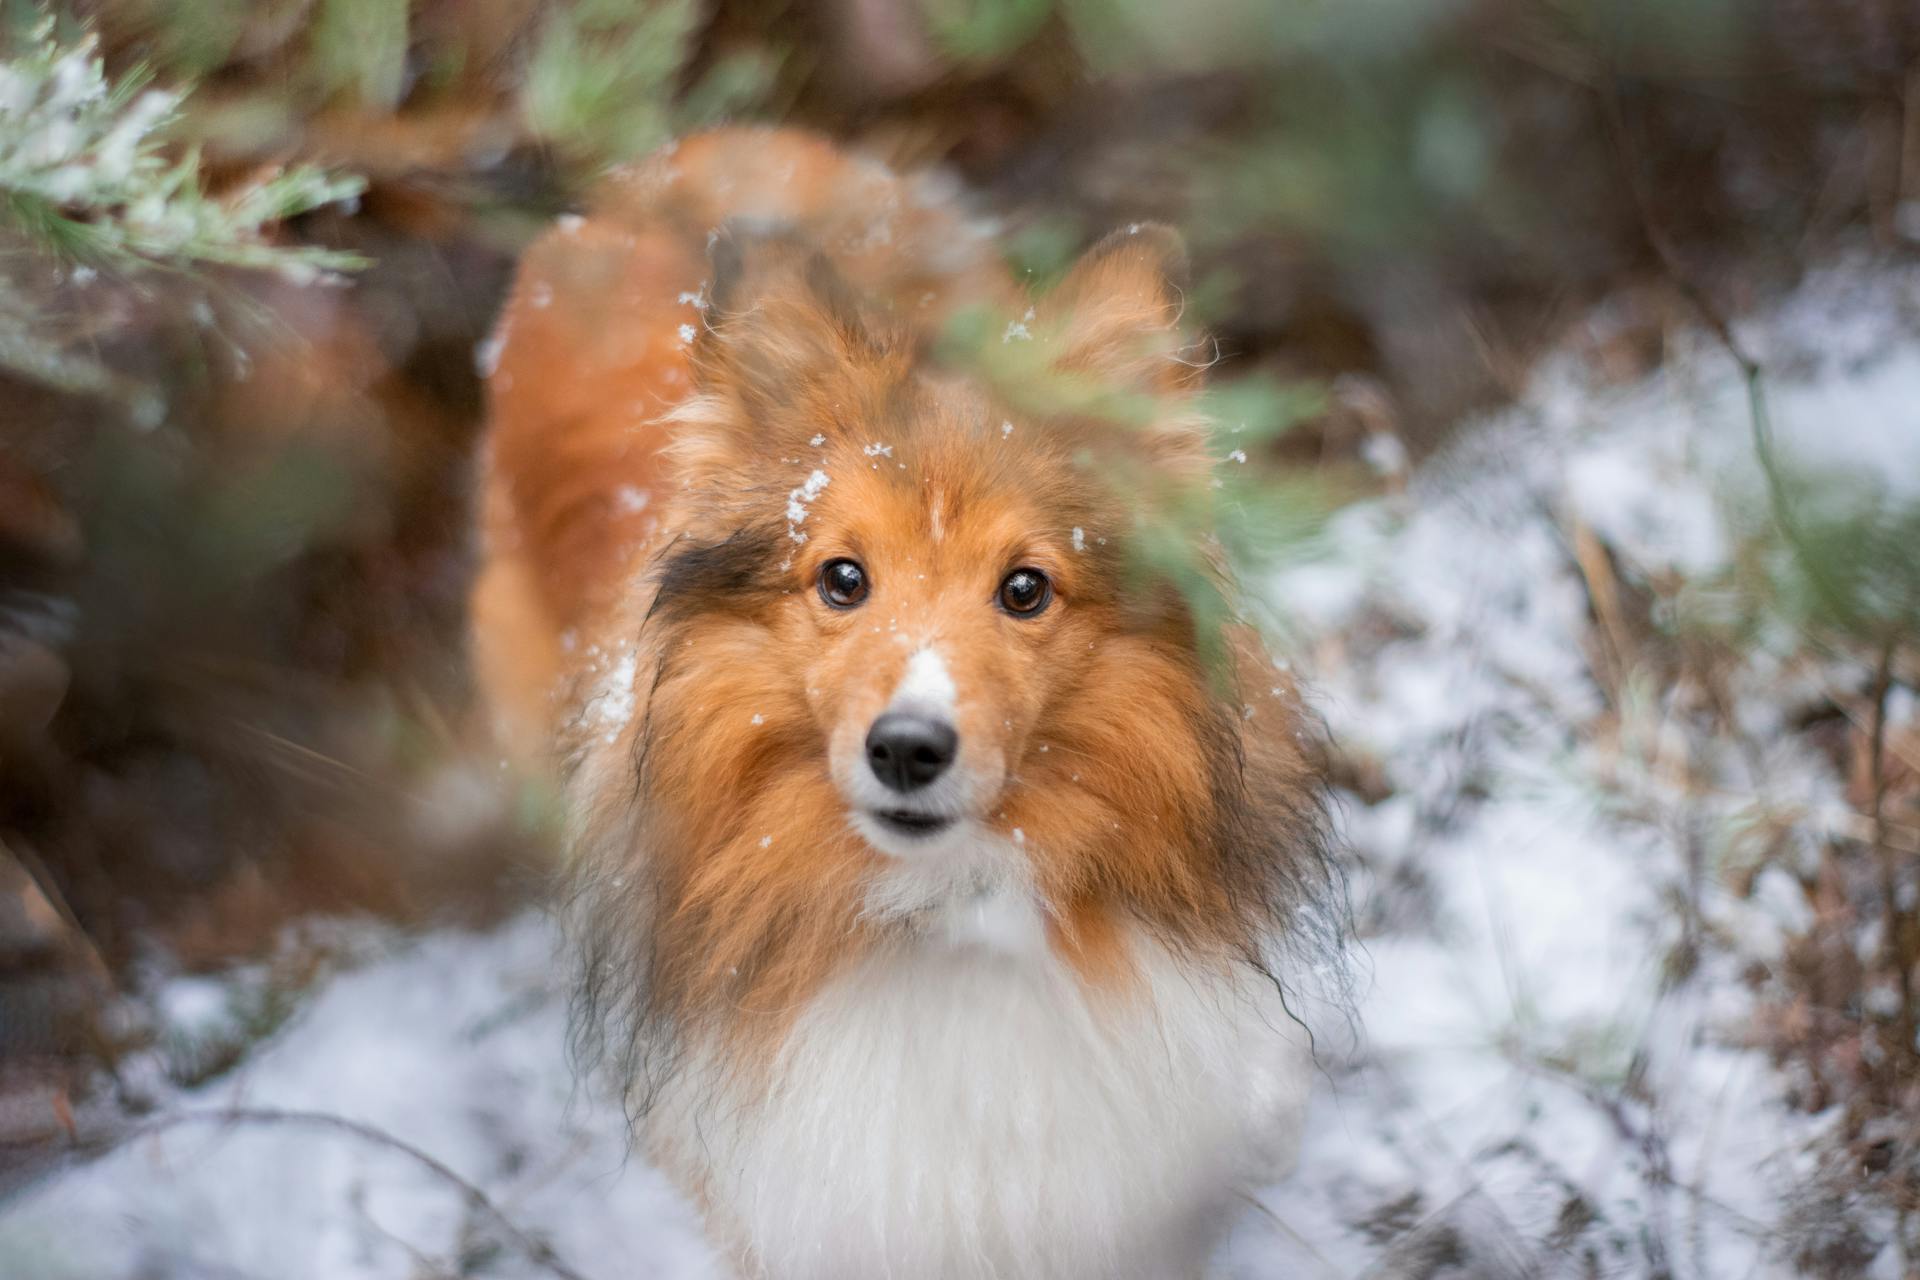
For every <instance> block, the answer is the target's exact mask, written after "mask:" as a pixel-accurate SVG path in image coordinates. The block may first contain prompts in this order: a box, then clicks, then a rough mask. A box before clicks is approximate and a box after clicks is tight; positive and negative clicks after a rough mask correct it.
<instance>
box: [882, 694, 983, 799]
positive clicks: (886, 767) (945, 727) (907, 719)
mask: <svg viewBox="0 0 1920 1280" xmlns="http://www.w3.org/2000/svg"><path fill="white" fill-rule="evenodd" d="M959 751H960V735H959V734H957V733H955V732H954V731H953V726H952V725H950V724H948V723H947V722H946V721H944V720H936V719H934V718H933V717H931V716H923V715H918V714H916V713H914V712H911V711H889V712H887V713H886V714H885V715H883V716H881V717H880V718H879V719H878V720H875V721H874V722H873V728H871V729H869V730H867V763H868V764H870V765H872V766H873V776H874V777H876V778H878V779H880V781H882V782H884V783H886V784H887V786H889V787H891V788H892V789H893V790H895V791H914V790H917V789H918V788H920V787H924V786H926V785H927V784H928V783H929V782H932V781H933V780H934V779H935V778H937V777H939V776H940V775H941V774H943V773H945V772H946V771H947V766H948V765H950V764H952V763H953V758H954V756H956V755H958V754H959Z"/></svg>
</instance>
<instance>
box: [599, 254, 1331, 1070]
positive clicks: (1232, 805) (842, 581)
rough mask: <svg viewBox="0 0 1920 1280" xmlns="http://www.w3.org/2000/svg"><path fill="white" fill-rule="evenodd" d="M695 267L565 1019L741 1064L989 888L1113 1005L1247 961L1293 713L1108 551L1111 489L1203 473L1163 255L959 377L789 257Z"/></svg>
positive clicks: (805, 257)
mask: <svg viewBox="0 0 1920 1280" xmlns="http://www.w3.org/2000/svg"><path fill="white" fill-rule="evenodd" d="M715 259H716V260H715V267H714V279H713V285H712V294H711V298H712V301H711V305H710V309H709V313H708V324H709V329H708V332H706V333H705V334H703V335H702V337H701V339H700V341H699V343H698V345H697V347H696V350H695V365H696V369H697V371H698V375H699V384H700V392H699V394H698V395H696V396H695V397H694V398H692V399H691V400H689V401H688V402H687V403H686V404H684V405H683V406H682V407H681V408H680V409H679V410H678V411H677V413H676V414H675V417H676V420H677V421H676V424H675V430H676V443H675V445H674V446H673V450H672V452H673V465H674V467H675V468H676V469H677V472H678V480H679V482H680V488H679V494H680V497H679V506H678V510H677V514H676V516H675V519H676V520H677V522H678V527H679V528H681V529H682V530H683V532H682V533H681V535H680V536H679V537H678V538H677V539H676V540H675V541H674V542H673V544H672V545H671V546H670V547H669V548H668V549H667V551H666V552H665V553H663V555H662V556H661V557H660V560H659V562H658V565H657V569H656V571H655V573H654V575H653V577H652V578H651V580H650V582H649V584H648V590H649V591H650V593H651V594H650V596H649V598H647V599H646V600H645V601H644V602H642V603H641V604H636V613H635V619H636V622H635V630H636V632H637V633H638V634H639V636H640V637H641V645H642V653H643V657H644V659H645V660H643V662H642V663H641V670H640V671H639V672H638V673H637V674H636V680H637V681H638V685H637V687H638V688H639V689H641V690H643V691H644V694H643V697H642V698H641V699H640V702H641V707H640V712H639V714H638V715H636V717H635V719H634V722H633V724H632V725H631V726H630V728H629V729H628V731H627V732H626V733H625V734H624V735H619V736H617V737H616V738H615V740H614V741H612V742H607V743H605V744H602V743H601V742H600V741H599V739H598V738H596V739H595V740H594V741H593V742H592V743H591V744H589V746H588V748H587V762H586V765H585V767H584V768H583V770H582V771H581V774H580V778H579V779H578V780H577V784H576V785H580V786H582V787H584V788H585V790H586V792H587V798H588V800H589V802H590V803H588V804H587V805H584V806H580V807H581V808H582V809H583V810H584V811H586V812H588V813H589V814H590V815H591V816H590V818H589V819H588V830H587V831H586V832H585V835H586V837H587V838H586V840H585V847H586V848H587V849H588V850H589V854H588V858H589V868H588V869H589V874H588V876H587V878H586V879H585V880H584V881H583V884H584V886H585V887H584V890H583V901H584V905H585V906H586V908H587V918H588V923H589V929H588V940H589V943H590V949H591V950H592V951H593V955H592V957H591V968H590V972H589V982H588V998H589V1004H590V1005H591V1006H592V1007H591V1008H590V1010H589V1014H590V1019H591V1020H592V1021H594V1022H595V1024H596V1025H597V1024H598V1023H599V1022H600V1021H601V1020H603V1019H604V1018H605V1017H606V1016H607V1015H609V1014H611V1015H613V1016H614V1017H615V1019H616V1020H623V1021H622V1022H621V1024H622V1025H623V1026H624V1029H625V1039H624V1041H623V1044H624V1046H625V1047H628V1048H630V1049H632V1050H633V1051H634V1052H635V1053H636V1054H638V1055H645V1054H647V1053H651V1052H655V1051H664V1050H668V1049H670V1048H671V1047H673V1046H675V1045H678V1044H681V1043H683V1042H684V1040H685V1038H686V1037H688V1036H706V1035H720V1036H725V1037H728V1038H730V1039H731V1038H734V1037H740V1038H743V1039H747V1040H752V1039H755V1038H756V1037H758V1038H759V1039H760V1042H761V1043H767V1044H770V1043H773V1042H774V1041H775V1040H776V1039H777V1034H778V1031H779V1030H780V1029H781V1028H783V1027H784V1026H785V1025H786V1022H787V1020H788V1019H790V1018H791V1016H792V1015H793V1014H794V1012H795V1011H796V1010H797V1009H798V1008H800V1007H801V1006H802V1005H803V1003H804V1001H805V999H806V998H807V996H808V995H809V994H810V993H811V992H813V991H814V990H816V989H817V988H818V987H819V986H820V984H821V983H822V982H823V981H824V980H825V979H827V978H828V977H830V976H831V975H832V974H833V973H835V972H836V971H838V970H839V969H841V968H842V967H844V966H846V965H848V964H850V963H851V962H853V961H854V960H856V959H858V958H859V957H860V956H861V955H863V954H864V953H866V952H867V951H868V949H870V948H872V947H873V946H875V945H876V944H878V943H880V942H882V941H884V940H886V939H888V938H890V937H897V936H902V935H907V936H911V935H913V934H915V933H916V931H918V932H921V933H926V934H929V936H931V930H932V928H933V926H932V925H930V923H929V922H930V921H931V920H933V919H934V918H935V917H937V915H938V913H939V912H940V910H941V909H942V908H943V907H945V906H948V905H951V902H950V900H951V899H952V898H954V897H955V896H960V897H965V896H966V895H969V894H975V895H977V894H980V893H982V892H984V891H986V890H987V889H989V888H993V887H997V888H998V889H1003V890H1004V889H1006V888H1007V887H1008V886H1012V887H1013V891H1015V892H1017V893H1018V894H1019V895H1021V896H1022V898H1023V899H1024V900H1026V901H1029V902H1030V903H1031V906H1032V908H1033V910H1032V919H1033V920H1034V922H1035V929H1036V931H1037V933H1038V934H1039V937H1040V945H1043V946H1046V947H1049V948H1051V949H1052V950H1053V951H1054V952H1055V953H1056V954H1058V955H1059V956H1060V957H1061V958H1062V959H1064V960H1065V961H1066V962H1067V963H1068V964H1070V965H1071V966H1072V967H1073V969H1074V970H1075V971H1076V972H1077V973H1079V974H1080V975H1081V976H1082V978H1083V979H1084V980H1085V981H1087V982H1089V983H1091V984H1096V985H1111V986H1116V987H1125V986H1126V985H1127V984H1128V983H1129V982H1130V981H1131V979H1132V977H1133V966H1132V964H1131V961H1130V957H1129V948H1128V942H1127V940H1128V938H1129V937H1130V936H1133V935H1134V933H1135V931H1136V930H1145V931H1148V932H1150V933H1151V934H1152V935H1153V936H1154V937H1156V938H1157V939H1159V940H1160V941H1162V942H1163V943H1166V944H1168V945H1171V946H1174V947H1177V948H1179V949H1180V950H1182V951H1183V952H1184V953H1187V954H1190V955H1193V956H1195V957H1196V958H1198V959H1199V960H1200V961H1201V962H1203V963H1218V964H1221V965H1229V964H1235V963H1252V964H1256V965H1262V964H1264V963H1265V959H1266V957H1267V956H1268V955H1269V954H1270V951H1269V947H1268V940H1269V939H1270V938H1271V937H1272V936H1273V934H1274V933H1275V932H1276V931H1277V930H1281V929H1283V928H1284V927H1285V925H1286V920H1287V917H1288V914H1289V912H1290V911H1292V910H1293V908H1294V907H1295V905H1296V904H1297V902H1298V901H1299V899H1300V897H1301V892H1300V889H1299V886H1300V885H1301V884H1303V883H1304V882H1305V881H1306V880H1307V879H1308V878H1310V877H1313V876H1317V875H1319V874H1321V873H1322V866H1321V859H1322V842H1321V839H1320V835H1319V826H1318V817H1319V790H1318V784H1317V780H1316V774H1315V770H1314V768H1313V767H1312V765H1311V763H1310V762H1309V760H1308V759H1307V758H1306V755H1305V754H1304V752H1303V750H1302V748H1301V746H1300V743H1301V741H1302V734H1301V732H1300V730H1301V727H1302V726H1301V724H1300V722H1299V718H1300V714H1301V713H1300V711H1299V709H1298V706H1297V703H1296V700H1295V697H1294V694H1293V692H1292V689H1291V687H1290V686H1289V685H1287V684H1286V682H1285V681H1284V679H1282V678H1279V677H1277V676H1276V674H1275V671H1274V669H1273V666H1272V664H1271V663H1270V662H1269V661H1268V660H1267V658H1266V657H1265V655H1264V653H1263V652H1262V651H1261V649H1260V647H1259V644H1258V641H1257V640H1256V639H1255V638H1254V637H1253V635H1252V633H1251V632H1250V631H1247V630H1245V629H1238V628H1232V627H1229V628H1228V634H1227V636H1226V642H1225V644H1224V646H1220V650H1221V651H1223V652H1224V653H1225V654H1226V658H1225V659H1224V660H1220V659H1219V656H1218V653H1215V655H1214V659H1213V660H1209V659H1208V658H1207V657H1206V656H1204V655H1203V649H1204V648H1205V646H1204V644H1203V641H1202V637H1201V634H1200V632H1199V629H1198V627H1197V625H1196V621H1195V619H1194V617H1193V616H1192V614H1191V612H1190V610H1189V608H1188V606H1187V603H1186V601H1185V599H1184V597H1183V596H1182V594H1181V593H1180V592H1179V591H1177V590H1175V589H1173V588H1172V587H1171V586H1170V585H1169V584H1167V583H1165V582H1164V581H1159V580H1156V579H1154V578H1152V577H1151V576H1148V575H1144V574H1142V573H1141V572H1140V571H1139V569H1138V565H1139V563H1140V558H1139V557H1138V556H1135V555H1134V554H1132V553H1133V552H1134V551H1135V550H1136V548H1135V547H1134V545H1133V543H1134V540H1135V537H1136V532H1137V528H1138V524H1139V521H1140V519H1141V518H1142V516H1143V515H1150V514H1151V513H1142V512H1141V511H1140V510H1139V509H1138V503H1137V501H1136V499H1137V494H1138V492H1139V491H1140V490H1141V488H1142V487H1143V486H1142V485H1140V484H1139V483H1138V481H1139V480H1140V478H1141V477H1151V479H1152V481H1153V483H1152V485H1151V486H1144V487H1148V488H1153V489H1154V490H1155V491H1165V490H1166V487H1167V483H1168V482H1169V481H1173V482H1175V488H1176V489H1178V491H1179V492H1181V493H1183V494H1204V492H1205V491H1206V487H1207V477H1208V475H1209V473H1210V465H1211V464H1210V460H1209V458H1208V456H1207V452H1206V448H1205V433H1204V431H1203V429H1202V427H1201V424H1200V420H1199V418H1198V416H1197V414H1196V413H1195V412H1194V407H1193V403H1192V393H1193V391H1194V387H1193V385H1192V384H1193V380H1194V378H1193V370H1192V368H1191V367H1190V366H1189V365H1187V364H1183V363H1181V362H1180V361H1179V360H1178V359H1177V356H1178V354H1179V351H1180V349H1181V348H1182V338H1181V335H1180V332H1179V327H1178V324H1179V314H1180V293H1179V289H1178V286H1177V284H1176V283H1175V280H1176V277H1177V274H1178V272H1179V270H1180V250H1179V245H1178V241H1177V239H1176V238H1175V237H1174V236H1173V235H1172V233H1170V232H1166V231H1164V230H1161V229H1158V228H1151V227H1148V228H1134V229H1130V230H1129V231H1127V232H1122V233H1120V234H1118V235H1116V236H1114V237H1110V238H1109V239H1108V240H1107V241H1104V242H1103V243H1102V244H1100V245H1099V246H1096V247H1095V248H1094V249H1093V250H1092V251H1091V252H1090V253H1089V254H1088V255H1087V256H1086V257H1085V258H1084V259H1083V260H1082V261H1081V262H1080V263H1079V264H1078V266H1076V267H1075V268H1074V270H1073V271H1072V272H1071V273H1069V275H1068V276H1067V278H1066V279H1065V280H1064V281H1063V282H1062V283H1061V284H1060V285H1059V286H1058V287H1057V288H1055V289H1054V290H1052V291H1050V292H1049V293H1048V294H1047V295H1046V296H1045V297H1043V298H1041V299H1039V300H1038V301H1036V302H1035V303H1034V304H1033V307H1032V309H1031V310H1027V311H1026V312H1025V313H1024V315H1023V318H1022V319H1021V320H1020V321H1018V322H1016V323H1015V324H1014V325H1009V326H1005V327H1004V328H1005V333H1004V336H1003V332H1002V328H1001V327H995V326H993V325H988V326H985V327H984V328H980V327H979V326H976V328H979V330H980V332H983V333H986V334H987V335H988V337H987V340H986V341H985V342H984V344H980V346H979V347H976V348H970V349H968V351H967V352H966V354H965V358H960V357H957V356H956V355H955V354H954V350H953V346H952V344H951V343H950V342H948V343H946V344H944V345H943V342H942V335H941V334H940V333H936V332H931V331H929V328H930V327H929V326H928V325H926V324H925V322H918V323H916V319H917V317H916V316H915V315H914V313H913V311H912V308H911V307H910V306H902V305H900V304H898V303H897V302H896V303H894V304H893V305H888V304H887V303H885V302H877V301H875V300H874V299H873V298H871V297H868V296H864V295H860V294H856V293H855V292H854V290H853V289H852V288H851V287H850V286H848V285H847V284H846V283H844V282H843V281H842V279H841V278H840V277H839V276H838V275H837V274H836V273H835V271H834V270H833V268H832V267H831V266H830V265H828V263H827V262H826V260H825V259H824V258H822V257H821V256H819V255H818V254H815V253H813V252H811V251H810V250H809V249H808V248H807V247H805V246H803V245H800V244H797V243H794V242H790V241H785V240H780V239H773V240H767V241H761V242H755V243H747V244H744V245H742V244H739V243H737V242H736V241H734V240H732V239H730V238H726V237H723V238H721V239H720V240H719V242H718V243H717V245H716V248H715ZM1022 305H1023V306H1024V303H1023V304H1022ZM947 332H948V336H949V337H950V335H951V332H952V330H951V328H949V329H948V331H947ZM982 348H983V349H982ZM1001 348H1004V350H999V349H1001ZM642 604H643V605H644V607H642ZM971 942H972V943H978V944H980V945H987V943H986V942H982V941H981V939H979V938H975V939H972V940H971ZM969 944H971V943H969ZM954 945H962V944H961V943H954ZM671 1061H672V1059H671V1058H666V1059H659V1058H656V1059H653V1060H652V1063H651V1065H653V1066H655V1067H665V1066H668V1065H670V1064H671ZM631 1065H634V1066H637V1067H646V1066H648V1065H649V1063H648V1062H647V1061H645V1060H644V1059H640V1060H636V1061H635V1062H634V1063H633V1064H631Z"/></svg>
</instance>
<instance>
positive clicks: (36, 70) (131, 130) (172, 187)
mask: <svg viewBox="0 0 1920 1280" xmlns="http://www.w3.org/2000/svg"><path fill="white" fill-rule="evenodd" d="M96 43H97V42H96V40H95V38H94V37H93V36H91V35H89V36H86V37H84V38H82V39H81V40H80V41H79V42H78V43H76V44H71V45H65V44H62V43H61V42H60V41H59V40H58V39H57V38H56V36H55V34H54V28H53V23H52V21H51V20H50V19H49V20H47V21H44V22H42V23H40V24H39V26H38V27H36V28H35V29H34V30H33V31H32V32H31V33H30V35H29V37H28V43H27V48H26V51H25V52H24V53H21V54H17V55H14V56H11V57H8V58H6V59H4V60H0V224H5V225H7V226H9V227H11V228H12V230H13V231H14V232H15V233H16V234H18V235H19V236H20V237H21V238H22V239H23V240H24V241H25V242H26V243H28V244H29V245H32V246H33V247H34V248H36V249H37V250H39V251H41V252H43V253H46V254H48V255H50V256H52V257H55V258H59V259H63V260H66V261H72V262H77V263H80V264H82V265H83V266H87V267H90V268H100V267H105V268H111V269H114V270H118V271H122V272H127V273H132V272H135V271H138V270H140V269H143V268H152V267H170V268H174V269H183V268H186V267H189V266H193V265H199V264H221V265H229V266H240V267H253V268H263V269H267V270H273V271H278V272H280V273H281V274H283V275H287V276H290V277H292V278H294V279H297V280H306V279H312V278H314V277H316V276H318V275H320V274H321V273H323V272H326V271H334V270H347V269H350V268H353V267H357V266H361V265H363V260H362V259H360V258H359V257H357V256H356V255H353V254H348V253H340V252H337V251H334V250H329V249H323V248H319V247H314V246H306V245H297V246H287V245H276V244H272V243H269V242H268V241H267V240H266V238H265V234H266V231H267V229H268V228H269V227H271V226H272V225H274V224H277V223H279V222H282V221H284V220H286V219H288V218H291V217H294V216H296V215H298V214H302V213H306V212H308V211H309V210H312V209H317V208H320V207H322V206H324V205H329V204H337V203H340V202H342V201H346V200H350V199H352V198H353V197H355V196H357V195H358V194H359V193H360V190H361V188H362V185H363V184H362V183H361V181H360V180H359V179H358V178H354V177H342V176H337V175H330V174H327V173H325V172H323V171H321V170H319V169H316V168H312V167H309V166H301V167H298V168H294V169H288V170H280V171H273V172H269V173H266V174H263V175H262V176H261V177H259V178H258V179H257V180H255V181H253V182H250V183H247V184H245V185H242V186H240V187H239V188H237V189H236V190H234V191H232V192H229V193H227V194H225V195H222V196H217V197H216V196H212V195H209V194H208V193H207V191H206V188H205V187H204V185H203V182H202V174H201V164H200V153H199V151H198V150H197V149H195V148H188V149H187V150H186V151H185V152H183V153H181V154H180V155H178V156H177V157H173V158H170V157H169V155H168V151H167V148H166V146H165V143H164V135H165V132H166V130H167V129H168V128H169V127H170V126H172V125H173V124H174V123H175V122H176V120H177V119H178V112H179V106H180V102H181V99H182V98H183V97H184V94H183V93H180V92H176V91H172V90H162V89H153V88H149V87H148V85H149V80H150V76H149V73H148V72H147V71H146V70H145V69H144V68H141V67H136V68H135V69H134V70H132V71H130V72H128V73H127V74H125V75H123V76H121V77H119V78H118V80H109V79H108V78H107V75H106V71H105V68H104V65H103V62H102V60H101V58H100V57H99V56H98V54H97V53H96V51H95V50H96Z"/></svg>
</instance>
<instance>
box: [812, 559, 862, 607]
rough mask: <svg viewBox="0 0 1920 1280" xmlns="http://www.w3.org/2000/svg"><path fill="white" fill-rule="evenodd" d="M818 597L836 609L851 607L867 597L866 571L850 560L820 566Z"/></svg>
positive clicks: (833, 561) (828, 562)
mask: <svg viewBox="0 0 1920 1280" xmlns="http://www.w3.org/2000/svg"><path fill="white" fill-rule="evenodd" d="M820 598H821V599H822V600H825V601H826V602H827V603H828V604H830V605H832V606H833V607H834V608H836V609H851V608H853V606H855V605H857V604H859V603H860V602H861V601H862V600H865V599H866V598H867V571H866V570H865V569H862V568H861V567H860V566H859V565H858V564H856V563H854V562H853V561H851V560H829V561H827V562H826V563H825V564H823V565H821V566H820Z"/></svg>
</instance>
